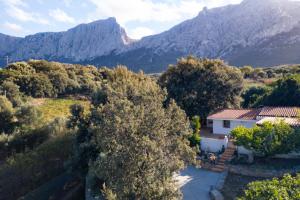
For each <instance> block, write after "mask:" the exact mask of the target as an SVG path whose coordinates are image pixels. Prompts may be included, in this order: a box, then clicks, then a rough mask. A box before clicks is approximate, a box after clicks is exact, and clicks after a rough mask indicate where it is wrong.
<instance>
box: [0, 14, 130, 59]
mask: <svg viewBox="0 0 300 200" xmlns="http://www.w3.org/2000/svg"><path fill="white" fill-rule="evenodd" d="M6 37H8V36H6ZM0 40H1V36H0ZM3 40H5V39H3ZM14 41H15V43H14V44H13V45H12V42H10V41H6V42H4V41H3V43H2V44H5V45H4V48H2V47H1V48H0V52H1V53H0V54H2V55H4V54H7V53H8V54H9V55H10V57H11V59H12V60H26V59H30V58H32V59H49V60H57V59H61V60H68V61H71V62H80V61H83V60H88V59H91V58H93V57H96V56H99V55H100V56H102V55H107V54H110V53H112V52H113V51H115V50H116V49H121V48H123V47H124V46H125V45H128V44H129V43H131V41H132V40H131V39H130V38H129V37H128V36H127V35H126V33H125V30H124V29H123V28H122V27H121V26H120V25H119V24H118V23H117V22H116V19H115V18H109V19H106V20H99V21H95V22H92V23H89V24H81V25H79V26H76V27H75V28H72V29H70V30H68V31H66V32H59V33H38V34H35V35H30V36H27V37H25V38H23V39H21V38H18V39H15V40H14ZM1 46H2V45H1ZM6 47H7V48H6Z"/></svg>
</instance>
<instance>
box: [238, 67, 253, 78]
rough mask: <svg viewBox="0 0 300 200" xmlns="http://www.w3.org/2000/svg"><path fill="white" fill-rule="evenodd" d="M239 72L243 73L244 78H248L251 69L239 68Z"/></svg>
mask: <svg viewBox="0 0 300 200" xmlns="http://www.w3.org/2000/svg"><path fill="white" fill-rule="evenodd" d="M240 70H241V72H242V73H243V75H244V78H249V77H250V75H251V73H252V72H253V68H252V67H251V66H244V67H241V68H240Z"/></svg>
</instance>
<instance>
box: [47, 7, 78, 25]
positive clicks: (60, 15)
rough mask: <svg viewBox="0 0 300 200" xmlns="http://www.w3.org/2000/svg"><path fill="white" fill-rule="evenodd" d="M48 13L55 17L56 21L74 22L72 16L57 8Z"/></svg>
mask: <svg viewBox="0 0 300 200" xmlns="http://www.w3.org/2000/svg"><path fill="white" fill-rule="evenodd" d="M49 15H50V16H51V17H52V18H53V19H55V20H56V21H59V22H64V23H75V20H74V18H72V17H71V16H69V15H68V14H67V13H65V12H64V11H63V10H61V9H59V8H57V9H55V10H50V11H49Z"/></svg>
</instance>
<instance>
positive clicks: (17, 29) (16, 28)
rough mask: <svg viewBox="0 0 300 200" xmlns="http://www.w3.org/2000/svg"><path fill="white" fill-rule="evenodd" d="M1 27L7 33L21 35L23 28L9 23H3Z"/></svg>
mask: <svg viewBox="0 0 300 200" xmlns="http://www.w3.org/2000/svg"><path fill="white" fill-rule="evenodd" d="M3 27H4V28H5V29H7V30H9V31H13V32H15V33H21V32H23V31H24V30H23V27H22V26H20V25H18V24H14V23H10V22H5V23H4V24H3Z"/></svg>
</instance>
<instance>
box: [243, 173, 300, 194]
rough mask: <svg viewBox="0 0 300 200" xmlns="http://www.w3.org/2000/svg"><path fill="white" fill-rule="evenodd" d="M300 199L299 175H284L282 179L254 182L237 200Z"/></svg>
mask: <svg viewBox="0 0 300 200" xmlns="http://www.w3.org/2000/svg"><path fill="white" fill-rule="evenodd" d="M257 199H259V200H270V199H274V200H275V199H289V200H298V199H300V175H299V174H298V175H297V176H296V177H292V176H291V175H288V174H287V175H285V176H284V177H283V178H282V179H278V178H274V179H272V180H267V181H255V182H252V183H250V184H249V185H248V186H247V189H246V190H245V192H244V195H243V196H242V197H240V198H238V200H257Z"/></svg>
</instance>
